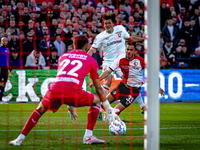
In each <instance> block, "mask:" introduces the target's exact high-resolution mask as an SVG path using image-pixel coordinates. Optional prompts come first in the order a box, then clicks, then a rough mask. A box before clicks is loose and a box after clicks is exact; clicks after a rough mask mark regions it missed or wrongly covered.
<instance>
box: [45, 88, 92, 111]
mask: <svg viewBox="0 0 200 150" xmlns="http://www.w3.org/2000/svg"><path fill="white" fill-rule="evenodd" d="M76 95H78V96H74V97H63V98H58V97H55V96H54V94H53V93H52V92H51V91H47V93H46V95H45V96H44V97H43V98H42V101H41V102H42V105H43V106H44V107H45V108H46V109H47V110H51V111H53V112H54V113H55V112H56V111H57V110H58V109H59V107H60V106H61V105H62V104H66V105H70V106H74V107H82V106H92V102H93V100H94V94H92V93H91V92H88V91H83V90H82V91H79V93H78V94H76Z"/></svg>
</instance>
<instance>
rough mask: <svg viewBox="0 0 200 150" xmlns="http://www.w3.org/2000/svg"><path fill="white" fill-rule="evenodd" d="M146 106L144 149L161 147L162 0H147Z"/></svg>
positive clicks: (153, 149) (152, 149) (156, 149)
mask: <svg viewBox="0 0 200 150" xmlns="http://www.w3.org/2000/svg"><path fill="white" fill-rule="evenodd" d="M145 7H146V10H145V20H146V21H145V23H146V25H145V35H146V37H147V39H146V40H145V42H144V43H145V49H146V53H145V63H146V68H145V83H146V87H145V93H146V96H145V106H146V111H145V115H144V120H145V125H144V137H145V139H144V149H145V150H159V148H160V102H159V98H158V92H159V69H160V52H159V48H160V46H159V45H160V0H145Z"/></svg>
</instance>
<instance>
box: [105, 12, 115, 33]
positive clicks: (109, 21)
mask: <svg viewBox="0 0 200 150" xmlns="http://www.w3.org/2000/svg"><path fill="white" fill-rule="evenodd" d="M103 18H104V28H105V30H106V32H108V33H112V32H113V27H114V25H115V23H116V19H115V18H116V15H115V13H113V12H106V13H105V14H104V17H103Z"/></svg>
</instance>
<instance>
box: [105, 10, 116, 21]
mask: <svg viewBox="0 0 200 150" xmlns="http://www.w3.org/2000/svg"><path fill="white" fill-rule="evenodd" d="M103 18H104V19H105V20H108V19H111V20H112V22H113V23H116V15H115V13H113V12H109V11H108V12H106V13H104V17H103Z"/></svg>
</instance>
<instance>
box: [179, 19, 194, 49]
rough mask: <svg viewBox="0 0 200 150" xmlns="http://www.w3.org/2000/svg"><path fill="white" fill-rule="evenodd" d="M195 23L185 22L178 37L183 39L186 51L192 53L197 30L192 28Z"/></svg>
mask: <svg viewBox="0 0 200 150" xmlns="http://www.w3.org/2000/svg"><path fill="white" fill-rule="evenodd" d="M194 26H195V21H194V20H192V21H191V23H190V20H185V21H184V23H183V27H182V28H181V30H180V36H181V37H182V38H183V39H185V42H186V45H187V46H188V50H189V51H190V52H192V50H194V47H195V46H196V44H197V29H196V28H195V27H194Z"/></svg>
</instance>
